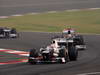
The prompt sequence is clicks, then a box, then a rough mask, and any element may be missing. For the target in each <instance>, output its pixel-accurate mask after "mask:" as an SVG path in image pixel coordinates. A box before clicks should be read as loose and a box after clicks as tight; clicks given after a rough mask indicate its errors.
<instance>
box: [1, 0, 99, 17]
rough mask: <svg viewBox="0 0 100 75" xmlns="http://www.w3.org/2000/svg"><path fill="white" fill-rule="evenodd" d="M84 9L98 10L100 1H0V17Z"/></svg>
mask: <svg viewBox="0 0 100 75" xmlns="http://www.w3.org/2000/svg"><path fill="white" fill-rule="evenodd" d="M85 8H100V0H0V16H10V15H14V14H25V13H31V12H34V13H35V12H39V13H40V12H46V11H62V10H68V9H85Z"/></svg>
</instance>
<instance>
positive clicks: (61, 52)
mask: <svg viewBox="0 0 100 75" xmlns="http://www.w3.org/2000/svg"><path fill="white" fill-rule="evenodd" d="M59 57H61V58H62V59H63V60H64V61H63V60H62V59H60V60H59V62H60V63H62V64H64V63H66V62H67V61H68V54H67V52H66V49H61V50H60V51H59Z"/></svg>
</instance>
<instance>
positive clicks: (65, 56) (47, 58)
mask: <svg viewBox="0 0 100 75" xmlns="http://www.w3.org/2000/svg"><path fill="white" fill-rule="evenodd" d="M77 56H78V51H77V49H76V47H75V45H74V43H73V40H69V39H66V38H56V39H53V40H52V42H51V44H50V45H49V46H47V47H45V48H40V50H39V51H38V50H36V49H32V50H30V55H29V58H28V62H29V63H30V64H36V63H66V62H67V61H69V60H70V61H75V60H77Z"/></svg>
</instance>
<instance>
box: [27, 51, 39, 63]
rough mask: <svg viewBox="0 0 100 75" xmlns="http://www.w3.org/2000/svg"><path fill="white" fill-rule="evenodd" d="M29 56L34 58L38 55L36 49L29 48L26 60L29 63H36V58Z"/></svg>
mask: <svg viewBox="0 0 100 75" xmlns="http://www.w3.org/2000/svg"><path fill="white" fill-rule="evenodd" d="M31 57H34V58H36V57H38V52H37V50H36V49H31V50H30V54H29V59H28V62H29V63H30V64H36V63H37V61H36V59H31Z"/></svg>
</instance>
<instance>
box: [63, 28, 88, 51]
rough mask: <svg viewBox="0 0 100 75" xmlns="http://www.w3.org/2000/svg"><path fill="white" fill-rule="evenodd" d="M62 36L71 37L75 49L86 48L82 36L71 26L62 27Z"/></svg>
mask: <svg viewBox="0 0 100 75" xmlns="http://www.w3.org/2000/svg"><path fill="white" fill-rule="evenodd" d="M62 37H64V38H73V40H74V42H75V44H76V48H77V49H79V50H80V49H81V50H84V49H86V45H85V42H84V38H83V36H82V35H79V34H77V33H75V30H74V29H72V28H68V29H64V30H63V32H62Z"/></svg>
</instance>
